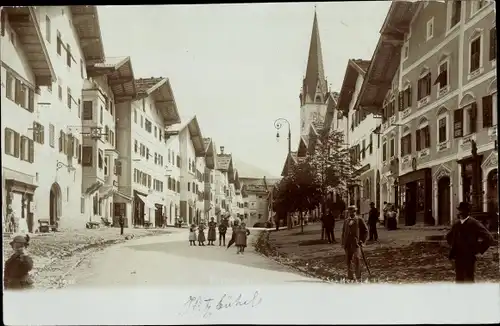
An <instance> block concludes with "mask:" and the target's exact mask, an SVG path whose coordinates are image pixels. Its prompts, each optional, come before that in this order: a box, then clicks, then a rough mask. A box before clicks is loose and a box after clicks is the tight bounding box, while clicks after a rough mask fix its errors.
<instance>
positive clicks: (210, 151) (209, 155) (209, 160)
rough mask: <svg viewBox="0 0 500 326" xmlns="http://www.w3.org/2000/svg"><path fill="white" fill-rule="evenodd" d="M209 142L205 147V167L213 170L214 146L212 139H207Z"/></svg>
mask: <svg viewBox="0 0 500 326" xmlns="http://www.w3.org/2000/svg"><path fill="white" fill-rule="evenodd" d="M208 139H209V142H208V144H207V145H206V146H205V166H206V167H207V168H209V169H215V161H216V159H215V145H214V142H213V141H212V138H208Z"/></svg>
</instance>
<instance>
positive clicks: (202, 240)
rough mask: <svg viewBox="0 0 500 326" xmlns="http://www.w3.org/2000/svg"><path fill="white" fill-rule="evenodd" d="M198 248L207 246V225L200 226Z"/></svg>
mask: <svg viewBox="0 0 500 326" xmlns="http://www.w3.org/2000/svg"><path fill="white" fill-rule="evenodd" d="M198 246H205V225H204V224H203V223H201V224H200V226H198Z"/></svg>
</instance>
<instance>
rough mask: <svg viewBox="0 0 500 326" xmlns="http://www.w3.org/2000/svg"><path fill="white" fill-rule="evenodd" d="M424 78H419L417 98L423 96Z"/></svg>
mask: <svg viewBox="0 0 500 326" xmlns="http://www.w3.org/2000/svg"><path fill="white" fill-rule="evenodd" d="M422 80H423V79H419V80H418V82H417V100H420V99H421V98H422Z"/></svg>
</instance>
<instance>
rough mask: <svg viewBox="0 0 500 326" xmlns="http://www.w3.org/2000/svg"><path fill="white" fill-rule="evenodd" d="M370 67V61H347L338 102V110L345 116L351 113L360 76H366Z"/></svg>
mask: <svg viewBox="0 0 500 326" xmlns="http://www.w3.org/2000/svg"><path fill="white" fill-rule="evenodd" d="M369 66H370V61H369V60H361V59H349V60H348V61H347V67H346V69H345V74H344V81H343V82H342V87H341V89H340V94H339V101H338V109H339V110H341V111H342V112H343V113H344V115H347V113H348V111H349V104H350V103H351V101H352V96H353V94H354V90H355V88H356V81H357V79H358V76H359V75H361V76H364V75H365V74H366V70H367V69H368V67H369Z"/></svg>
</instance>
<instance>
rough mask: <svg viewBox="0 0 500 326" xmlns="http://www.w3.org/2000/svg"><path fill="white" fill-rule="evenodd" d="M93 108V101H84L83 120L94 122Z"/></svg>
mask: <svg viewBox="0 0 500 326" xmlns="http://www.w3.org/2000/svg"><path fill="white" fill-rule="evenodd" d="M93 108H94V105H93V103H92V101H83V120H92V119H93V114H92V113H93V112H92V111H93Z"/></svg>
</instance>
